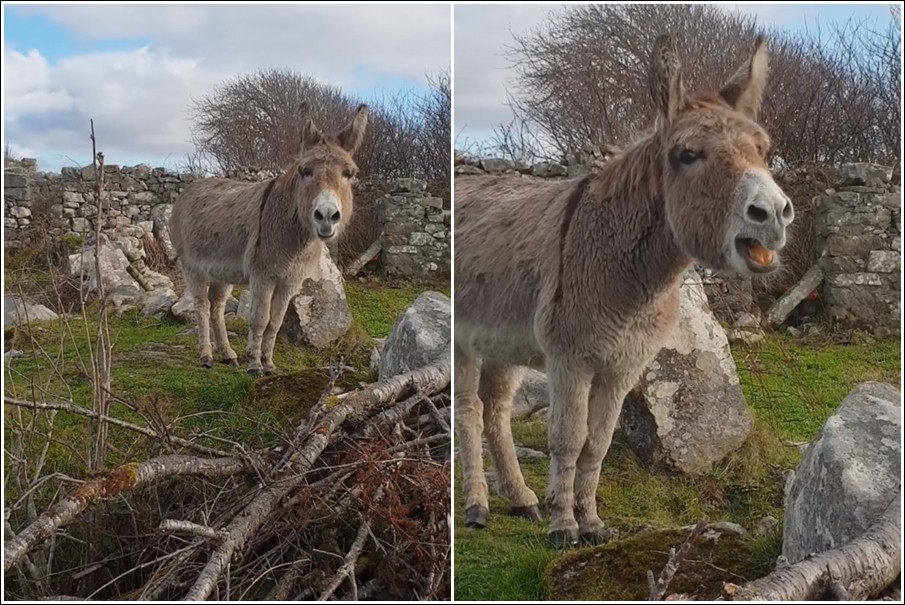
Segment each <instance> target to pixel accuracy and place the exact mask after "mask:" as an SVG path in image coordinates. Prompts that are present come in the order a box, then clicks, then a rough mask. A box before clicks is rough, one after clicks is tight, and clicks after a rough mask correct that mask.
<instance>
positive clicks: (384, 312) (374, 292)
mask: <svg viewBox="0 0 905 605" xmlns="http://www.w3.org/2000/svg"><path fill="white" fill-rule="evenodd" d="M425 290H435V291H437V292H441V293H443V294H445V295H446V296H449V295H450V294H449V293H450V289H449V283H448V282H447V283H444V284H417V285H413V284H409V283H398V284H382V283H380V282H373V281H371V282H367V283H360V282H357V281H350V282H348V283H347V284H346V298H347V300H348V302H349V308H350V309H351V310H352V314H353V315H354V316H355V318H356V319H357V320H358V322H359V323H360V324H361V326H362V327H363V328H364V329H365V332H367V333H368V336H370V337H371V338H382V337H384V336H386V335H387V334H389V332H390V329H391V328H392V327H393V324H394V323H395V321H396V318H397V317H398V316H399V314H400V313H402V312H403V311H405V309H406V307H408V306H409V304H411V302H412V301H413V300H415V298H417V296H418V295H419V294H420V293H421V292H423V291H425Z"/></svg>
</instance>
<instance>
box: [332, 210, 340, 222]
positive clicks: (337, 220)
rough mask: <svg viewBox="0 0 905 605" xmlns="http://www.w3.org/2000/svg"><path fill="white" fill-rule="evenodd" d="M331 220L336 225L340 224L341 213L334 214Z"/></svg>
mask: <svg viewBox="0 0 905 605" xmlns="http://www.w3.org/2000/svg"><path fill="white" fill-rule="evenodd" d="M330 220H331V221H333V222H334V223H338V222H339V212H334V213H333V215H332V216H331V217H330Z"/></svg>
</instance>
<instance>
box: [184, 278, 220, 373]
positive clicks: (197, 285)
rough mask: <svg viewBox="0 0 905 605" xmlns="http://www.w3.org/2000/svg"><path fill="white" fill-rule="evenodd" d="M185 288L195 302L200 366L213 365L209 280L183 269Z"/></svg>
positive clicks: (207, 366) (208, 366)
mask: <svg viewBox="0 0 905 605" xmlns="http://www.w3.org/2000/svg"><path fill="white" fill-rule="evenodd" d="M184 275H185V282H186V289H187V290H188V292H189V296H190V297H191V298H192V302H193V303H194V304H195V324H196V328H197V329H198V356H199V358H200V361H201V367H204V368H210V367H211V366H213V365H214V358H213V354H212V352H211V305H210V300H209V299H208V286H209V282H208V281H207V280H206V279H205V278H203V277H201V276H199V275H197V274H194V273H192V272H189V271H185V272H184Z"/></svg>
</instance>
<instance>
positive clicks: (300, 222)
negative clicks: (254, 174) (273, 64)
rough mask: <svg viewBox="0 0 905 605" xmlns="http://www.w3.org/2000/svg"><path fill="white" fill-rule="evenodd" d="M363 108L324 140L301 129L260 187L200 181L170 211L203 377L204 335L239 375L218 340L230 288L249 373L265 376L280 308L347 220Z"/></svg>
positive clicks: (207, 351)
mask: <svg viewBox="0 0 905 605" xmlns="http://www.w3.org/2000/svg"><path fill="white" fill-rule="evenodd" d="M367 121H368V108H367V107H366V106H364V105H362V106H361V107H359V109H358V112H357V114H356V115H355V117H354V118H353V119H352V121H351V123H350V124H349V125H348V126H347V127H346V129H345V130H343V132H341V133H340V134H338V135H336V136H325V135H323V134H322V133H321V132H320V131H319V130H318V129H317V127H316V126H315V125H314V124H313V123H312V122H311V120H310V119H306V121H305V124H304V126H303V128H302V148H301V152H300V153H299V156H298V158H297V159H296V160H295V162H293V164H292V165H291V166H290V167H289V168H288V169H287V170H286V171H285V172H284V173H283V174H282V175H280V176H279V177H276V178H273V179H270V180H268V181H265V182H262V183H243V182H239V181H232V180H227V179H215V178H211V179H203V180H199V181H196V182H194V183H192V184H191V185H189V186H188V187H186V188H185V191H183V193H182V194H181V195H180V196H179V198H178V199H177V200H176V203H175V204H174V205H173V214H172V216H171V218H170V236H171V238H172V240H173V246H174V247H175V248H176V252H177V254H178V255H179V264H180V267H181V268H182V272H183V275H185V281H186V286H187V289H188V292H189V294H190V296H191V297H192V299H193V301H194V303H195V314H196V318H197V320H198V321H197V323H198V350H199V355H200V357H201V365H202V366H204V367H211V365H212V359H213V352H212V350H211V341H210V327H211V325H210V324H211V318H212V317H213V335H214V344H215V346H216V349H217V354H218V355H219V356H220V358H221V359H222V360H223V361H224V362H226V363H230V364H233V365H238V360H237V355H236V352H235V351H234V350H233V349H232V347H230V345H229V341H228V339H227V335H226V322H225V319H224V308H225V304H226V299H227V298H228V297H229V294H230V292H231V291H232V288H233V285H236V284H241V285H246V284H247V285H249V286H250V288H251V294H252V300H251V317H250V322H249V323H250V326H249V334H248V350H247V356H248V371H249V372H250V373H252V374H254V375H260V374H261V373H262V372H263V373H268V374H269V373H271V372H273V371H274V370H275V366H274V364H273V345H274V341H275V340H276V335H277V332H278V331H279V329H280V326H281V325H282V323H283V316H284V315H285V314H286V309H287V307H288V306H289V301H290V300H291V298H292V297H293V296H294V295H295V294H296V293H297V292H298V290H299V287H300V286H301V284H302V282H303V281H304V280H305V279H306V278H307V277H311V276H312V275H311V272H312V271H314V270H316V267H317V263H318V258H319V256H320V255H321V254H323V253H324V250H323V248H324V241H326V240H329V239H331V238H333V237H335V236H336V235H337V234H338V233H339V232H340V231H341V230H342V228H343V227H344V226H345V225H346V224H347V223H348V222H349V219H350V218H351V215H352V207H353V204H352V180H353V179H354V178H355V173H356V171H357V168H356V166H355V162H354V161H353V159H352V154H354V153H355V151H356V150H357V149H358V146H359V145H360V144H361V140H362V138H363V137H364V131H365V128H366V126H367Z"/></svg>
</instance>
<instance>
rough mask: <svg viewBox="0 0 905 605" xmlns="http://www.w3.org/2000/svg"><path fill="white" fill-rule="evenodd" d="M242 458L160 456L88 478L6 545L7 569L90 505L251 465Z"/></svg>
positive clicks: (230, 472) (4, 553)
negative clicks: (154, 485)
mask: <svg viewBox="0 0 905 605" xmlns="http://www.w3.org/2000/svg"><path fill="white" fill-rule="evenodd" d="M248 465H249V463H248V462H247V461H245V460H242V459H239V458H212V459H204V458H198V457H195V456H160V457H159V458H152V459H151V460H147V461H145V462H132V463H129V464H124V465H123V466H120V467H119V468H117V469H115V470H113V471H111V472H109V473H105V474H103V475H101V476H99V477H95V478H93V479H90V480H88V481H86V482H85V483H83V484H81V485H80V486H79V487H77V488H76V489H75V490H74V491H73V492H72V494H71V495H69V496H68V497H67V498H65V499H63V500H62V501H60V502H58V503H57V504H55V505H54V506H52V507H50V508H49V509H48V510H47V511H45V512H44V513H43V514H42V515H41V516H40V517H38V518H37V520H35V521H34V522H33V523H31V524H30V525H29V526H28V527H26V528H25V529H24V530H22V532H21V533H19V535H18V536H16V537H15V538H13V539H11V540H8V541H7V542H6V543H4V545H3V570H4V571H9V570H10V569H11V568H12V567H13V565H15V564H16V563H18V562H19V561H20V560H21V559H22V557H24V556H25V555H26V554H28V552H29V551H31V549H33V548H34V547H35V546H36V545H37V544H38V543H40V542H41V541H42V540H44V539H46V538H48V537H50V536H51V535H53V533H54V532H55V531H56V530H57V529H59V528H60V527H63V526H64V525H67V524H69V523H72V521H74V520H75V519H76V518H77V517H78V516H79V515H80V514H81V513H83V512H84V511H85V510H86V509H87V508H88V507H89V506H91V505H92V504H95V503H97V502H100V501H101V500H110V499H112V498H116V497H117V496H119V495H121V494H124V493H126V492H128V491H130V490H134V489H136V488H139V487H142V486H144V485H148V484H149V483H153V482H156V481H160V480H162V479H166V478H169V477H175V476H179V475H202V476H206V477H223V476H229V475H236V474H238V473H241V472H243V471H245V470H247V469H248Z"/></svg>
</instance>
